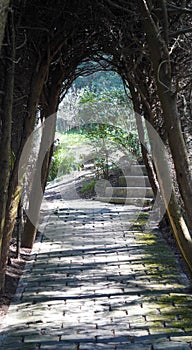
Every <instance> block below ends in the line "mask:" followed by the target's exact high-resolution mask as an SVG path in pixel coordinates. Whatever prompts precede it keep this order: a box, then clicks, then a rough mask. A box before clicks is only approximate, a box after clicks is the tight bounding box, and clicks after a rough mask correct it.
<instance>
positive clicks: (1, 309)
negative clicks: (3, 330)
mask: <svg viewBox="0 0 192 350" xmlns="http://www.w3.org/2000/svg"><path fill="white" fill-rule="evenodd" d="M93 178H94V176H93V175H92V174H90V176H89V177H88V179H89V180H87V177H86V176H84V174H83V173H82V172H81V174H80V176H79V172H78V176H77V175H76V177H74V178H72V179H71V181H70V180H69V179H70V176H69V175H67V176H66V179H65V181H64V187H65V190H64V192H65V194H67V196H68V195H69V194H70V195H73V194H74V191H73V190H74V186H75V189H76V190H75V191H76V194H77V196H80V197H81V198H85V199H87V198H92V197H93V196H94V191H93V190H90V192H89V191H86V192H85V193H83V192H81V188H82V186H83V185H84V184H85V183H86V182H87V181H90V180H91V179H93ZM112 183H113V185H115V184H116V177H115V176H113V177H112ZM56 187H57V185H56ZM60 196H61V197H63V196H62V193H61V195H60V194H58V192H57V190H55V191H53V192H51V197H50V192H49V197H48V200H51V201H54V200H55V199H58V197H60ZM161 231H162V234H163V237H164V238H165V239H166V241H167V244H168V245H169V246H170V247H171V250H172V251H173V252H174V254H175V256H176V258H177V260H178V261H179V264H180V267H181V269H182V271H183V272H184V273H185V274H186V275H187V276H188V278H189V279H190V280H191V275H190V273H189V271H188V269H187V267H186V264H185V263H184V261H183V258H182V256H181V254H180V252H179V249H178V247H177V245H176V242H175V239H174V237H173V235H172V233H171V231H170V228H169V227H167V226H165V225H161ZM30 252H31V250H30V249H26V248H25V249H24V248H21V250H20V257H19V258H17V257H16V239H15V238H13V239H12V241H11V244H10V252H9V262H8V266H7V272H6V282H5V290H4V292H3V293H1V294H0V324H2V323H3V319H4V317H5V315H6V314H7V311H8V308H9V305H10V303H11V301H12V299H13V297H14V295H15V292H16V289H17V286H18V283H19V280H20V277H21V276H22V274H23V270H24V268H25V264H26V262H27V261H28V260H29V259H30Z"/></svg>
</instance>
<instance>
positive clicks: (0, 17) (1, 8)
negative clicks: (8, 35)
mask: <svg viewBox="0 0 192 350" xmlns="http://www.w3.org/2000/svg"><path fill="white" fill-rule="evenodd" d="M9 3H10V0H1V2H0V51H1V46H2V43H3V38H4V31H5V25H6V21H7V12H8V7H9Z"/></svg>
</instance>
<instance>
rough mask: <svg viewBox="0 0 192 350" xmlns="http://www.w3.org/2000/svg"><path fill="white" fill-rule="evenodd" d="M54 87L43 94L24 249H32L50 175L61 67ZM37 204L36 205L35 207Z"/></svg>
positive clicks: (22, 243) (23, 242)
mask: <svg viewBox="0 0 192 350" xmlns="http://www.w3.org/2000/svg"><path fill="white" fill-rule="evenodd" d="M53 78H54V79H53V82H52V85H51V86H49V87H48V88H47V90H46V87H45V88H44V89H45V90H46V91H45V93H44V94H43V93H42V96H43V97H42V100H43V104H42V112H41V113H42V116H43V118H42V119H44V118H45V122H44V125H43V133H42V139H41V144H40V149H39V155H38V159H37V163H36V171H35V175H34V179H33V183H32V189H31V193H30V197H29V211H28V217H27V221H26V224H25V227H24V232H23V235H22V239H21V245H22V247H27V248H32V246H33V243H34V240H35V236H36V232H37V227H38V222H39V214H40V207H41V203H42V199H43V195H44V190H45V186H46V182H47V177H48V173H49V166H50V160H51V157H52V153H53V143H54V137H55V129H56V111H57V108H58V103H59V96H60V91H61V86H62V81H63V73H62V71H61V70H60V66H59V67H58V69H57V70H56V71H55V72H54V77H53ZM34 203H35V205H34Z"/></svg>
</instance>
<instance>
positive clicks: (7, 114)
mask: <svg viewBox="0 0 192 350" xmlns="http://www.w3.org/2000/svg"><path fill="white" fill-rule="evenodd" d="M7 42H9V43H10V44H9V45H7V47H6V50H5V52H4V59H5V77H4V95H3V98H2V113H1V138H0V155H1V157H0V169H1V172H0V290H2V289H3V287H4V269H3V268H2V264H3V259H4V255H5V254H6V246H4V241H3V233H4V226H5V214H6V203H7V198H8V195H7V192H8V184H9V175H10V167H11V125H12V107H13V89H14V59H15V28H14V23H13V15H12V14H11V13H10V15H9V18H8V25H7Z"/></svg>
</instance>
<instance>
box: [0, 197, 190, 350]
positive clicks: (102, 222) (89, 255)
mask: <svg viewBox="0 0 192 350" xmlns="http://www.w3.org/2000/svg"><path fill="white" fill-rule="evenodd" d="M58 203H59V204H58ZM56 205H59V207H60V209H59V210H55V206H56ZM137 210H138V209H137V208H134V207H130V206H129V207H128V206H127V207H126V206H117V205H112V204H109V205H107V204H104V203H99V202H94V201H84V200H74V201H71V202H70V208H66V207H64V206H63V203H62V202H59V201H57V202H54V204H53V203H51V204H50V207H49V208H48V207H47V208H46V207H44V209H43V210H42V217H43V218H44V219H43V222H42V224H41V226H40V230H41V231H42V232H43V234H42V236H41V237H40V238H39V241H37V242H36V243H35V245H34V249H33V251H32V255H31V260H30V261H29V262H28V263H27V266H26V269H25V272H24V275H23V278H22V279H21V281H20V284H19V287H18V290H17V293H16V296H15V300H14V302H13V303H12V305H11V306H10V308H9V312H8V314H7V317H6V319H5V325H4V328H3V329H2V330H1V338H0V340H1V345H0V349H3V350H12V349H14V350H21V349H26V350H28V349H30V350H32V349H33V350H38V349H40V350H43V349H46V350H56V349H57V350H60V349H62V350H78V349H79V350H101V349H102V350H113V349H116V350H125V349H129V350H165V349H175V350H187V349H191V348H192V347H191V344H192V312H191V306H192V297H191V295H190V293H189V288H188V287H189V281H188V279H187V278H186V276H185V275H184V274H183V273H182V272H181V271H180V268H179V265H178V263H177V260H176V259H175V256H174V254H173V252H172V251H171V249H170V248H169V247H168V246H167V244H166V242H165V241H164V239H163V238H162V237H161V234H160V233H159V232H158V230H157V229H155V230H154V231H152V232H149V231H147V230H146V229H145V230H144V229H143V226H144V223H145V220H146V217H147V214H146V213H145V212H141V214H140V217H139V219H135V221H134V223H133V222H132V223H131V218H132V216H133V213H135V212H136V211H137Z"/></svg>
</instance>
